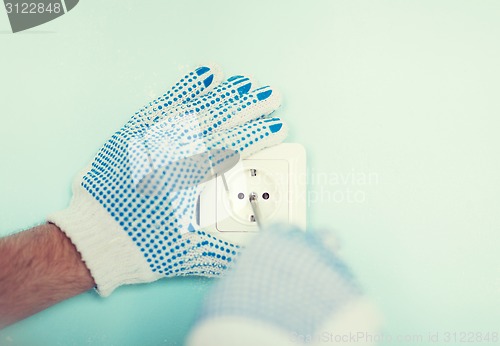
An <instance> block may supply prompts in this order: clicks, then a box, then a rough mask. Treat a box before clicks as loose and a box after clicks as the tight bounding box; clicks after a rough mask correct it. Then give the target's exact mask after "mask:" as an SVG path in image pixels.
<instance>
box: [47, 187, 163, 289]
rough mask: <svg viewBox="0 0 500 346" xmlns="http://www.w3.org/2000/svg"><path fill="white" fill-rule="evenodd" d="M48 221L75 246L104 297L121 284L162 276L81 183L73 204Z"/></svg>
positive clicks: (56, 213)
mask: <svg viewBox="0 0 500 346" xmlns="http://www.w3.org/2000/svg"><path fill="white" fill-rule="evenodd" d="M47 221H49V222H51V223H53V224H55V225H56V226H58V227H59V228H60V229H61V231H63V232H64V233H65V234H66V236H68V238H69V239H70V240H71V242H72V243H73V244H74V245H75V247H76V249H77V250H78V252H79V253H80V254H81V257H82V260H83V261H84V262H85V264H86V266H87V268H88V269H89V271H90V273H91V275H92V277H93V278H94V282H95V284H96V290H97V292H98V293H99V294H100V295H101V296H103V297H106V296H109V295H110V294H111V292H113V290H114V289H115V288H117V287H118V286H120V285H123V284H134V283H144V282H151V281H155V280H157V279H159V278H160V277H162V276H160V275H158V274H155V273H153V272H152V271H151V269H150V267H149V264H148V263H147V262H146V259H145V257H144V255H143V254H142V253H141V251H140V250H139V248H138V247H137V246H136V245H135V244H134V242H133V241H132V239H131V238H130V237H129V236H128V235H127V233H126V232H125V231H124V230H122V229H121V228H120V227H119V225H118V224H117V223H116V221H115V220H114V219H113V218H112V217H111V216H110V215H109V214H108V213H107V212H106V210H105V209H104V208H103V207H102V206H101V205H100V204H99V202H97V201H96V200H95V199H94V198H92V196H91V195H90V194H89V193H88V192H87V191H86V190H85V189H84V188H83V187H81V186H77V187H75V188H74V189H73V198H72V200H71V203H70V206H69V207H68V208H67V209H64V210H61V211H58V212H55V213H53V214H51V215H49V216H48V218H47Z"/></svg>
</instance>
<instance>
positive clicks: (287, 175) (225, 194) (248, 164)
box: [198, 143, 306, 244]
mask: <svg viewBox="0 0 500 346" xmlns="http://www.w3.org/2000/svg"><path fill="white" fill-rule="evenodd" d="M223 179H225V182H224V180H223ZM252 192H254V193H255V194H256V198H257V199H256V202H257V203H256V205H257V206H258V209H259V216H260V219H261V220H260V221H261V222H262V224H263V225H264V226H265V225H267V224H272V223H289V224H293V225H296V226H299V227H300V228H302V229H305V226H306V155H305V150H304V148H303V146H302V145H300V144H297V143H282V144H280V145H277V146H274V147H271V148H268V149H265V150H262V151H260V152H258V153H257V154H255V155H252V156H251V157H249V158H247V159H245V160H242V161H240V162H239V163H238V164H237V165H236V166H235V167H233V168H232V169H231V170H229V171H228V172H226V173H225V174H224V176H223V177H222V176H220V175H218V176H217V177H216V179H213V180H211V181H209V182H207V183H206V186H205V189H204V190H203V192H202V194H201V195H200V200H199V211H198V213H199V215H198V220H199V224H200V226H201V227H202V228H203V229H204V230H205V231H207V232H210V233H212V234H214V235H215V236H216V237H218V238H221V239H224V240H227V241H231V242H233V243H236V244H244V243H246V242H247V241H248V240H250V239H251V238H252V236H254V235H255V234H257V233H258V232H259V227H258V225H257V222H255V221H254V218H255V213H254V210H253V209H252V206H251V204H250V200H249V197H250V193H252Z"/></svg>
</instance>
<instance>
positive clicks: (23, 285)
mask: <svg viewBox="0 0 500 346" xmlns="http://www.w3.org/2000/svg"><path fill="white" fill-rule="evenodd" d="M93 286H94V281H93V279H92V277H91V275H90V273H89V271H88V269H87V267H86V266H85V264H84V263H83V262H82V260H81V257H80V254H79V253H78V252H77V251H76V249H75V247H74V246H73V244H72V243H71V242H70V240H69V239H68V238H67V237H66V236H65V235H64V233H63V232H61V231H60V230H59V228H57V226H55V225H53V224H45V225H41V226H38V227H35V228H33V229H30V230H27V231H24V232H20V233H18V234H15V235H12V236H9V237H6V238H2V239H0V329H1V328H3V327H5V326H7V325H9V324H12V323H14V322H16V321H18V320H21V319H23V318H26V317H28V316H30V315H33V314H35V313H37V312H39V311H41V310H43V309H46V308H48V307H49V306H52V305H54V304H56V303H57V302H60V301H62V300H65V299H67V298H70V297H73V296H75V295H78V294H80V293H82V292H85V291H87V290H89V289H91V288H92V287H93Z"/></svg>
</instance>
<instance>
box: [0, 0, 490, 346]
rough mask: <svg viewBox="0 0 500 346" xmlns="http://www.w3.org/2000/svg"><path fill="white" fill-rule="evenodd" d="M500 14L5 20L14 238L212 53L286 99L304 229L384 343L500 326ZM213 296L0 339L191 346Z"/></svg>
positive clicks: (376, 6) (176, 6)
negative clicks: (302, 170) (320, 240)
mask: <svg viewBox="0 0 500 346" xmlns="http://www.w3.org/2000/svg"><path fill="white" fill-rule="evenodd" d="M499 18H500V2H498V1H487V0H485V1H456V0H453V1H452V0H449V1H434V0H432V1H431V0H425V1H378V0H376V1H352V0H349V1H347V0H345V1H330V0H313V1H263V0H256V1H229V0H227V1H221V0H215V1H193V0H187V1H132V0H123V1H97V0H82V1H81V2H80V3H79V4H78V5H77V6H76V7H75V8H74V9H73V10H72V11H71V12H69V13H68V14H67V15H65V16H62V17H61V18H58V19H56V20H54V21H51V22H49V23H47V24H45V25H43V26H40V27H37V28H34V29H31V30H28V31H25V32H21V33H17V34H12V33H10V27H9V23H8V20H7V15H6V13H5V11H3V9H1V10H0V71H1V74H0V158H1V163H0V167H1V168H2V169H1V170H0V234H1V235H7V234H9V233H11V232H14V231H19V230H22V229H25V228H27V227H30V226H32V225H35V224H37V223H41V222H43V220H44V218H45V216H46V215H47V214H48V213H49V212H51V211H54V210H58V209H61V208H64V207H65V206H66V205H67V203H68V202H69V198H70V183H71V180H72V178H73V176H74V175H75V174H76V173H77V172H78V171H79V170H80V169H81V168H82V167H83V166H84V165H85V164H86V163H87V161H88V160H89V159H90V158H91V157H92V156H93V154H94V153H95V152H96V150H97V149H98V148H99V147H100V145H101V144H102V143H103V142H104V141H105V140H106V139H107V137H108V136H109V135H110V134H112V133H113V132H114V131H115V130H116V129H117V128H119V127H120V126H121V125H122V124H123V123H124V122H125V121H126V120H127V119H128V117H129V116H130V115H131V114H132V113H133V112H134V111H135V110H136V109H138V108H139V107H140V106H141V105H143V104H144V103H146V101H148V100H150V99H151V98H153V97H155V96H158V95H159V94H160V93H162V91H163V90H164V89H165V88H166V87H168V86H169V84H170V83H172V82H174V81H175V80H176V79H177V78H178V77H179V76H180V75H181V74H182V73H183V72H185V71H186V70H187V69H188V68H189V67H194V66H196V65H197V64H199V63H203V62H206V61H214V62H217V63H218V64H220V65H221V66H222V67H223V68H224V69H225V70H226V71H227V75H228V76H229V75H231V74H236V73H247V74H252V75H253V76H254V77H255V78H256V79H257V80H259V81H260V82H262V83H269V84H272V85H274V86H276V87H277V88H279V89H280V90H281V92H282V94H283V95H284V104H283V107H282V109H281V110H280V111H279V112H280V115H282V116H283V118H285V119H287V121H288V123H289V125H290V137H289V141H293V142H300V143H303V144H304V145H305V146H306V148H307V152H308V158H309V161H308V169H309V178H310V185H309V207H308V208H309V209H308V212H309V226H310V228H311V229H313V228H328V229H331V230H332V231H334V232H335V233H336V234H337V235H338V237H339V239H340V240H341V244H342V254H343V256H344V258H345V259H346V260H347V261H348V263H349V264H350V265H351V266H352V268H353V270H354V271H355V273H356V274H357V276H358V277H359V279H360V281H361V282H362V284H363V285H364V287H365V289H366V291H367V293H368V294H369V295H370V296H371V297H372V299H373V300H374V301H375V302H376V303H377V304H378V305H379V307H380V310H381V311H382V313H383V315H384V317H385V328H384V331H383V332H384V335H385V336H386V337H387V336H390V337H392V338H393V340H396V338H403V339H404V340H399V341H398V342H395V341H393V342H390V341H388V340H387V339H386V340H385V341H383V342H382V343H381V345H396V344H397V345H417V344H418V345H422V344H436V343H432V342H430V341H428V335H429V334H435V333H439V337H440V338H441V339H440V341H441V342H444V340H445V339H444V338H445V335H446V334H445V333H447V332H451V333H453V332H456V333H462V332H467V333H469V332H474V333H476V332H483V333H485V332H490V333H491V332H497V333H498V332H500V326H499V324H498V321H499V320H500V255H498V244H499V243H500V218H499V217H498V215H500V203H499V202H498V196H500V181H499V176H500V163H499V157H500V139H499V136H498V129H499V126H500V118H499V115H500V103H499V101H498V100H499V91H500V64H498V61H500V46H499V41H498V38H499V37H500V20H499ZM210 285H211V281H210V280H206V279H200V278H183V279H173V280H162V281H160V282H157V283H154V284H151V285H140V286H135V287H125V288H120V289H118V290H117V291H116V292H115V293H114V294H113V295H112V296H111V297H110V298H108V299H101V298H99V297H98V296H97V295H96V294H95V293H93V292H89V293H87V294H84V295H81V296H79V297H76V298H74V299H71V300H69V301H66V302H64V303H62V304H59V305H57V306H55V307H53V308H51V309H48V310H46V311H44V312H42V313H40V314H38V315H36V316H33V317H31V318H29V319H27V320H25V321H22V322H20V323H18V324H16V325H14V326H11V327H9V328H7V329H5V330H4V331H1V332H0V344H1V345H162V344H165V345H181V344H182V342H183V340H184V338H185V335H186V333H187V331H188V330H189V327H190V326H191V324H192V323H193V321H194V319H195V316H196V311H197V308H198V306H199V304H200V302H201V300H202V298H203V294H204V293H205V292H206V291H207V290H208V289H209V287H210ZM457 335H458V334H457ZM420 337H421V338H422V340H420ZM448 344H459V342H451V343H448ZM469 344H470V343H469ZM473 344H476V345H482V344H484V345H490V344H494V343H492V342H491V341H490V342H489V343H488V342H485V341H483V342H478V341H477V340H476V342H475V343H473Z"/></svg>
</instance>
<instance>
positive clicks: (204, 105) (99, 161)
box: [48, 66, 286, 296]
mask: <svg viewBox="0 0 500 346" xmlns="http://www.w3.org/2000/svg"><path fill="white" fill-rule="evenodd" d="M221 81H222V75H221V72H220V71H219V70H218V69H217V68H215V67H206V66H204V67H200V68H198V69H196V70H195V71H193V72H190V73H189V74H187V75H186V76H185V77H184V78H182V79H181V80H180V81H179V82H178V83H176V84H175V85H174V86H173V87H172V88H171V89H170V90H169V91H168V92H166V93H165V94H163V95H162V96H161V97H159V98H158V99H156V100H154V101H152V102H150V103H149V104H147V105H146V106H145V107H143V108H142V109H141V110H140V111H138V112H137V113H135V115H134V116H133V117H132V118H131V119H130V121H129V122H128V123H126V124H125V126H123V127H122V128H121V129H120V130H119V131H118V132H116V133H115V134H114V135H113V136H112V137H111V138H110V139H109V140H108V141H107V142H106V143H105V144H104V146H103V147H102V148H101V150H100V151H99V152H98V154H97V156H96V157H95V159H94V160H93V162H92V163H91V165H89V167H87V168H86V169H85V170H84V171H83V172H82V174H81V175H79V176H78V177H77V178H76V179H75V183H74V185H73V198H72V200H71V203H70V206H69V207H68V208H67V209H65V210H63V211H60V212H57V213H54V214H52V215H50V216H49V218H48V220H49V221H50V222H52V223H54V224H56V225H57V226H58V227H59V228H61V230H62V231H63V232H65V233H66V235H67V236H68V237H69V238H70V239H71V240H72V242H73V243H74V244H75V246H76V248H77V249H78V251H79V252H80V253H81V256H82V259H83V260H84V261H85V263H86V265H87V267H88V268H89V270H90V272H91V274H92V276H93V278H94V280H95V283H96V286H97V290H98V292H99V293H100V294H101V295H103V296H107V295H109V294H110V293H111V292H112V291H113V290H114V289H115V288H116V287H118V286H120V285H122V284H131V283H141V282H151V281H154V280H157V279H159V278H162V277H165V276H176V275H203V276H214V275H218V274H220V273H221V272H223V271H224V270H225V269H226V268H227V267H228V265H230V264H231V262H232V261H233V259H234V257H235V256H236V255H237V253H238V247H237V246H234V245H233V244H230V243H228V242H225V241H221V240H218V239H216V238H214V237H213V236H212V235H210V234H207V233H205V232H203V230H201V229H199V227H198V226H197V224H196V222H195V221H194V218H195V206H196V201H197V198H198V196H199V194H200V192H201V190H202V189H203V183H204V182H206V181H208V180H210V179H211V178H212V177H213V176H214V174H215V173H217V172H220V171H225V170H227V169H228V168H230V167H231V166H232V165H234V164H235V163H236V162H237V161H238V160H240V159H242V158H245V157H248V156H250V155H252V154H253V153H255V152H257V151H259V150H261V149H263V148H265V147H268V146H272V145H275V144H278V143H280V142H281V141H282V140H283V139H284V138H285V136H286V129H285V126H284V125H283V123H282V121H281V120H280V119H279V118H272V117H270V116H269V115H270V114H271V113H272V112H273V111H274V110H275V109H277V108H278V107H279V105H280V99H279V96H278V95H277V93H276V92H275V91H274V90H273V89H271V88H270V87H262V88H258V89H254V90H252V83H251V81H250V80H249V79H248V78H245V77H242V76H234V77H231V78H229V79H228V80H226V81H224V82H222V83H221Z"/></svg>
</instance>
